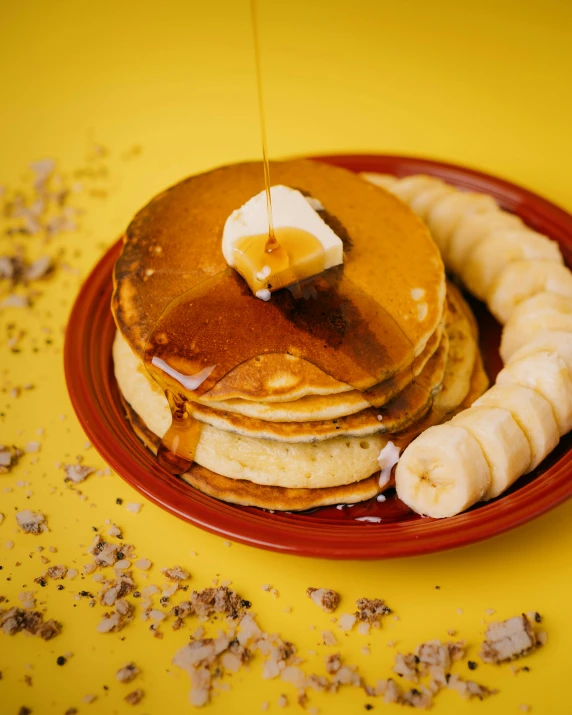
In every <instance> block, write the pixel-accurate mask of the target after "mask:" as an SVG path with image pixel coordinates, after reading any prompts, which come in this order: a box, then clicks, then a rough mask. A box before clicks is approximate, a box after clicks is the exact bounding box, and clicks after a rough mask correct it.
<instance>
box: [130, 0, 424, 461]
mask: <svg viewBox="0 0 572 715" xmlns="http://www.w3.org/2000/svg"><path fill="white" fill-rule="evenodd" d="M251 16H252V28H253V39H254V55H255V63H256V77H257V89H258V104H259V114H260V128H261V138H262V155H263V166H264V181H265V188H266V205H267V212H268V235H261V236H254V237H249V238H248V239H244V240H243V241H242V242H241V245H239V246H237V249H238V250H239V251H242V252H243V254H244V255H245V256H246V254H247V253H248V252H249V251H251V250H252V251H254V253H252V255H251V256H250V257H249V260H250V261H251V263H252V262H257V263H259V264H260V265H258V267H257V270H258V271H262V272H264V269H265V267H266V266H271V267H273V266H279V265H282V266H284V265H292V266H293V270H295V266H296V265H297V264H298V263H299V262H300V260H308V261H313V263H312V266H314V265H315V273H316V274H319V275H316V277H315V278H314V279H312V281H311V290H309V291H307V290H306V291H301V289H300V290H299V291H298V293H297V292H296V286H295V285H294V286H290V289H291V290H288V291H287V290H280V291H278V292H276V293H274V294H273V297H272V301H270V302H269V303H263V302H262V301H261V300H259V299H258V298H256V297H255V296H254V295H253V293H252V291H251V290H250V288H249V287H248V286H247V285H246V283H245V281H244V280H243V278H242V277H241V276H240V275H239V274H238V273H237V272H236V271H235V270H234V269H231V268H229V269H227V270H225V271H223V272H221V273H219V274H217V275H215V276H213V277H211V278H208V279H206V280H204V281H203V282H201V283H199V284H197V285H195V286H193V287H192V288H191V289H190V290H188V291H186V292H185V293H184V294H182V295H181V296H179V297H178V298H176V299H175V300H173V301H172V302H171V303H170V304H169V305H168V306H167V308H166V309H165V311H164V312H163V314H162V315H161V316H160V318H159V320H158V321H157V323H156V325H155V327H154V329H153V330H152V332H151V335H150V336H149V339H148V341H147V344H146V348H145V357H144V359H145V365H146V368H147V370H148V372H149V374H150V375H151V376H152V377H153V379H154V380H155V381H156V382H157V383H158V384H159V385H160V386H161V388H162V389H163V391H164V392H165V395H166V397H167V399H168V402H169V406H170V409H171V413H172V423H171V426H170V428H169V429H168V431H167V433H166V434H165V435H164V437H163V439H162V441H161V444H160V446H159V449H158V454H157V457H158V461H159V463H160V464H161V465H162V466H163V467H164V468H165V469H166V470H168V471H169V472H171V473H172V474H183V473H184V472H186V471H188V469H189V468H190V467H191V466H192V464H193V461H194V458H195V452H196V449H197V446H198V444H199V441H200V436H201V429H202V423H201V422H199V421H198V420H196V419H195V418H194V417H193V415H192V404H193V402H192V401H193V400H194V399H196V398H197V397H200V396H201V395H204V394H205V393H207V392H208V391H209V390H210V389H211V388H212V387H213V386H214V385H216V383H217V382H218V381H219V380H220V379H222V378H223V377H224V376H225V375H227V374H228V373H229V372H230V371H231V370H232V369H233V368H235V367H237V366H238V365H240V364H242V363H244V362H246V361H248V360H250V359H256V358H257V357H258V356H260V355H263V354H264V353H285V354H291V355H295V356H297V357H301V358H303V359H305V360H307V361H308V362H311V363H313V364H314V365H316V366H317V367H319V368H320V369H322V370H323V372H325V373H326V374H328V375H330V376H332V377H334V378H335V379H337V380H339V381H340V382H345V383H347V384H349V385H352V386H353V387H355V388H356V389H360V390H365V389H367V388H368V387H370V386H371V385H373V384H377V383H380V382H383V381H384V380H386V379H388V378H390V377H391V375H392V374H393V373H394V372H395V368H396V366H399V365H403V366H405V365H410V364H411V362H412V357H413V348H412V345H411V343H410V341H409V340H408V339H407V337H406V336H405V334H404V333H403V331H402V330H401V328H400V327H399V326H398V325H397V323H396V322H395V320H394V319H393V318H392V317H391V316H390V314H389V313H388V312H387V311H386V310H385V309H384V308H383V306H381V305H380V304H379V303H377V302H376V301H375V300H374V299H373V298H371V297H370V296H368V295H367V294H366V293H365V292H364V291H363V290H361V288H360V287H359V286H358V285H357V284H356V283H355V282H354V281H352V280H350V279H349V278H347V277H346V276H345V275H344V267H343V265H342V266H336V267H335V268H332V269H329V270H327V271H325V272H323V273H322V271H323V260H324V255H323V251H322V253H321V254H320V255H319V252H318V251H317V247H316V246H314V245H313V243H312V242H311V241H309V240H308V237H310V238H312V239H314V241H316V242H317V239H315V237H313V236H310V234H306V240H304V241H302V240H301V236H300V235H298V234H296V231H295V230H294V231H293V230H291V229H280V230H279V231H278V232H276V231H275V229H274V224H273V217H272V199H271V194H270V168H269V163H268V152H267V142H266V129H265V117H264V106H263V86H262V75H261V63H260V47H259V34H258V21H257V7H256V0H251ZM277 233H278V237H277ZM300 233H304V234H305V233H306V232H300ZM278 238H280V240H278ZM318 243H319V242H318ZM262 248H264V250H262ZM320 261H322V262H321V263H320ZM272 272H274V270H273V271H272ZM306 275H307V273H306ZM381 279H382V278H381ZM276 287H277V286H273V288H276ZM306 288H307V286H306ZM302 295H303V296H304V297H305V298H307V299H306V300H301V299H300V298H301V297H302ZM308 295H309V296H311V297H309V298H308ZM364 396H365V397H366V399H368V398H367V393H364Z"/></svg>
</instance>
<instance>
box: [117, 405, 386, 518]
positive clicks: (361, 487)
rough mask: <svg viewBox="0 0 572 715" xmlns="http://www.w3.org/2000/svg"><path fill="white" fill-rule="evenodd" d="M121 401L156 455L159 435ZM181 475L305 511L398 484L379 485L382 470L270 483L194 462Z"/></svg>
mask: <svg viewBox="0 0 572 715" xmlns="http://www.w3.org/2000/svg"><path fill="white" fill-rule="evenodd" d="M121 402H122V403H123V407H124V408H125V412H126V414H127V418H128V419H129V422H130V423H131V427H132V428H133V431H134V432H135V434H136V435H137V437H139V439H140V440H141V441H142V442H143V444H144V445H145V446H146V447H147V449H149V450H150V451H151V452H153V454H155V455H156V454H157V449H158V447H159V442H160V439H159V437H157V435H156V434H154V433H153V432H151V430H150V429H149V428H148V427H147V426H146V425H145V423H144V422H143V420H142V419H141V418H140V417H139V415H138V414H137V413H136V412H135V411H134V410H133V408H132V407H131V406H130V405H129V403H128V402H127V401H126V400H125V399H124V398H123V397H121ZM180 478H181V479H182V480H183V481H185V482H187V484H190V485H191V486H192V487H194V488H195V489H198V490H199V491H201V492H203V493H204V494H208V495H209V496H211V497H214V498H215V499H220V500H221V501H225V502H230V503H231V504H238V505H240V506H256V507H260V508H261V509H272V510H275V511H305V510H307V509H315V508H316V507H320V506H331V505H333V504H357V503H358V502H361V501H365V500H366V499H371V498H372V497H375V496H377V495H378V494H380V493H381V492H383V491H385V490H386V489H389V488H390V487H393V486H395V482H394V480H393V476H392V477H391V479H390V480H389V482H387V483H386V484H384V486H383V487H382V488H380V486H379V473H377V474H372V476H371V477H367V479H362V480H361V481H360V482H355V483H353V484H345V485H343V486H339V487H322V488H321V489H289V488H287V487H269V486H264V485H261V484H255V483H254V482H249V481H247V480H246V479H229V478H228V477H223V476H221V475H220V474H215V473H214V472H211V471H210V470H209V469H206V468H205V467H201V466H200V465H199V464H193V466H192V467H191V469H190V470H189V471H188V472H187V473H186V474H182V475H181V477H180Z"/></svg>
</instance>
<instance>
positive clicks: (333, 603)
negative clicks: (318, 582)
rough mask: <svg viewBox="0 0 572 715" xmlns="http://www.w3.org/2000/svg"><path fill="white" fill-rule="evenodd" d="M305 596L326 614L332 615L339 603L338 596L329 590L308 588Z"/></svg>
mask: <svg viewBox="0 0 572 715" xmlns="http://www.w3.org/2000/svg"><path fill="white" fill-rule="evenodd" d="M306 595H307V596H308V597H309V598H311V599H312V601H314V603H315V604H316V605H317V606H319V607H320V608H321V609H322V610H323V611H325V612H326V613H333V612H334V611H335V610H336V608H337V607H338V606H339V603H340V594H339V593H337V592H336V591H333V590H332V589H329V588H312V587H309V588H308V589H307V590H306Z"/></svg>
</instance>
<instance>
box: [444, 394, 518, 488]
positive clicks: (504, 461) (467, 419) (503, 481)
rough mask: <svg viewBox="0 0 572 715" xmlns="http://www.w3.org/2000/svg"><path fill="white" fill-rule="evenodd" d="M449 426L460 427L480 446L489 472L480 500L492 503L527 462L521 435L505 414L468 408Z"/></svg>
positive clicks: (478, 408)
mask: <svg viewBox="0 0 572 715" xmlns="http://www.w3.org/2000/svg"><path fill="white" fill-rule="evenodd" d="M450 424H451V425H455V426H457V427H464V428H465V429H466V430H467V431H468V432H470V433H471V435H472V436H473V437H474V438H475V439H476V440H477V442H478V443H479V444H480V446H481V449H482V450H483V454H484V455H485V459H486V460H487V463H488V465H489V469H490V471H491V485H490V487H489V489H488V491H487V492H486V494H485V495H484V497H483V499H484V500H488V499H494V498H495V497H498V496H499V494H502V493H503V492H504V491H505V490H506V489H508V488H509V487H510V486H511V484H513V483H514V482H515V481H516V480H517V479H518V478H519V477H520V476H521V475H522V474H525V472H527V471H528V468H529V467H530V462H531V454H530V446H529V444H528V440H527V439H526V437H525V435H524V432H523V431H522V429H521V428H520V427H519V426H518V424H517V423H516V421H515V419H514V417H513V416H512V415H511V413H510V412H509V411H508V410H505V409H502V408H500V407H470V408H469V409H468V410H463V411H462V412H460V413H459V414H458V415H457V416H456V417H454V418H453V419H452V420H451V422H450Z"/></svg>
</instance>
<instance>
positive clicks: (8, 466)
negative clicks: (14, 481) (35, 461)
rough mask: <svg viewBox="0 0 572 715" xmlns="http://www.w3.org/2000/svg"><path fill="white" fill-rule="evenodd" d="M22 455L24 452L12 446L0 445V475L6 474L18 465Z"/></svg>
mask: <svg viewBox="0 0 572 715" xmlns="http://www.w3.org/2000/svg"><path fill="white" fill-rule="evenodd" d="M22 454H24V452H23V451H22V450H21V449H18V447H15V446H14V445H11V446H3V445H0V474H8V472H10V471H11V470H12V469H13V468H14V467H15V466H16V464H18V460H19V459H20V457H21V456H22Z"/></svg>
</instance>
